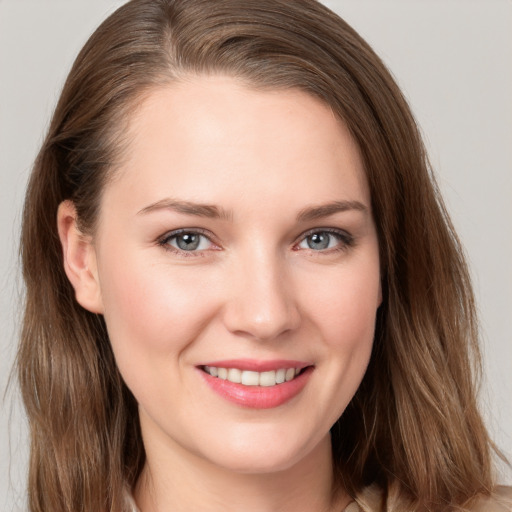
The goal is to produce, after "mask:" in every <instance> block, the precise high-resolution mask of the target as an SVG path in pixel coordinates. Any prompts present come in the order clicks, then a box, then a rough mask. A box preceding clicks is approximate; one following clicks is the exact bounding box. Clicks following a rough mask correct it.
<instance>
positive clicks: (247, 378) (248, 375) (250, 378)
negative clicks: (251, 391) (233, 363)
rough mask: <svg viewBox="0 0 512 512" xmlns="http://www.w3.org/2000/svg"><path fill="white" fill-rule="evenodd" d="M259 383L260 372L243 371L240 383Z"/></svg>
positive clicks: (255, 384) (247, 384)
mask: <svg viewBox="0 0 512 512" xmlns="http://www.w3.org/2000/svg"><path fill="white" fill-rule="evenodd" d="M259 383H260V374H259V373H258V372H250V371H247V370H246V371H243V372H242V384H244V385H245V386H257V385H258V384H259Z"/></svg>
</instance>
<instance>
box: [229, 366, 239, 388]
mask: <svg viewBox="0 0 512 512" xmlns="http://www.w3.org/2000/svg"><path fill="white" fill-rule="evenodd" d="M227 380H229V381H230V382H235V383H236V384H240V382H242V372H241V371H240V370H239V369H238V368H230V369H229V370H228V378H227Z"/></svg>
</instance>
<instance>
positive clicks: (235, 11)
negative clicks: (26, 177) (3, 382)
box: [18, 0, 511, 512]
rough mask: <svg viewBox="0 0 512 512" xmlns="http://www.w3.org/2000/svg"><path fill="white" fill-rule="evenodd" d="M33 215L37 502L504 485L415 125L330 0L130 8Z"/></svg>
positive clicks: (48, 148) (249, 503) (58, 122)
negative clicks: (480, 406)
mask: <svg viewBox="0 0 512 512" xmlns="http://www.w3.org/2000/svg"><path fill="white" fill-rule="evenodd" d="M56 219H57V221H56ZM22 237H23V238H22V256H23V268H24V277H25V280H26V285H27V303H26V313H25V321H24V328H23V333H22V341H21V346H20V352H19V365H18V368H19V376H20V382H21V387H22V392H23V397H24V401H25V404H26V408H27V413H28V416H29V420H30V424H31V433H32V451H31V465H30V480H29V491H30V506H31V509H32V510H34V511H35V510H38V511H43V510H44V511H48V510H52V511H64V510H66V511H71V510H73V511H74V510H83V511H90V510H112V511H114V510H115V511H118V510H130V509H134V507H135V506H138V508H139V509H140V510H141V512H149V511H152V510H198V509H199V510H220V509H223V510H225V509H228V510H230V509H233V510H239V509H241V508H244V509H248V510H260V511H261V510H283V511H284V510H289V509H290V510H291V509H293V510H296V511H297V510H347V511H351V510H359V509H361V510H371V511H373V510H452V509H457V507H459V508H461V509H463V507H466V509H468V510H510V509H511V505H510V499H509V498H507V497H506V494H507V492H508V491H507V490H503V489H498V490H495V489H494V481H493V477H492V467H491V459H490V452H491V448H492V445H491V443H490V440H489V437H488V435H487V432H486V431H485V428H484V426H483V423H482V420H481V418H480V415H479V412H478V410H477V406H476V400H475V393H474V383H473V378H472V372H471V366H472V361H473V360H474V359H473V358H476V360H477V358H478V347H477V334H476V324H475V314H474V304H473V299H472V294H471V288H470V284H469V279H468V275H467V270H466V267H465V263H464V260H463V257H462V255H461V250H460V247H459V244H458V242H457V238H456V236H455V234H454V232H453V229H452V227H451V224H450V222H449V219H448V217H447V214H446V212H445V210H444V207H443V204H442V201H441V199H440V198H439V195H438V193H437V190H436V188H435V185H434V183H433V179H432V177H431V175H430V171H429V167H428V162H427V160H426V157H425V152H424V149H423V146H422V143H421V139H420V136H419V134H418V131H417V128H416V126H415V124H414V120H413V118H412V115H411V113H410V111H409V109H408V107H407V105H406V102H405V101H404V99H403V97H402V96H401V94H400V92H399V90H398V88H397V86H396V84H395V83H394V82H393V80H392V78H391V77H390V75H389V73H388V72H387V70H386V69H385V67H384V66H383V64H382V63H381V61H380V60H379V59H378V57H377V56H376V55H375V54H374V53H373V51H372V50H371V49H370V48H369V47H368V45H367V44H366V43H365V42H364V41H362V40H361V38H360V37H359V36H358V35H357V34H356V33H355V32H354V31H353V30H352V29H351V28H350V27H348V26H347V25H346V24H345V23H344V22H343V21H342V20H340V19H339V18H338V17H336V16H335V15H334V14H332V13H331V12H330V11H328V10H327V9H326V8H325V7H322V6H321V5H319V4H317V3H315V2H312V1H306V0H300V1H294V2H285V1H257V2H256V1H255V2H252V1H251V2H240V1H234V0H229V1H216V2H211V1H206V0H203V1H198V0H191V1H174V2H172V1H169V0H167V1H163V0H161V1H154V0H151V1H150V0H135V1H132V2H129V3H128V4H126V5H125V6H123V7H122V8H120V9H119V10H118V11H117V12H116V13H114V14H113V15H112V16H111V17H110V18H109V19H108V20H106V21H105V22H104V23H103V24H102V26H101V27H100V28H99V29H98V30H97V31H96V33H95V34H94V35H93V36H92V37H91V39H90V40H89V42H88V43H87V44H86V46H85V47H84V49H83V50H82V52H81V53H80V55H79V56H78V58H77V61H76V62H75V65H74V67H73V69H72V71H71V73H70V75H69V77H68V80H67V82H66V85H65V88H64V91H63V93H62V96H61V98H60V101H59V104H58V106H57V109H56V112H55V114H54V118H53V120H52V124H51V126H50V130H49V134H48V136H47V138H46V140H45V142H44V144H43V148H42V149H41V152H40V154H39V157H38V160H37V162H36V165H35V168H34V171H33V174H32V177H31V181H30V184H29V188H28V192H27V197H26V203H25V212H24V221H23V235H22ZM479 507H480V508H479ZM482 507H483V508H482Z"/></svg>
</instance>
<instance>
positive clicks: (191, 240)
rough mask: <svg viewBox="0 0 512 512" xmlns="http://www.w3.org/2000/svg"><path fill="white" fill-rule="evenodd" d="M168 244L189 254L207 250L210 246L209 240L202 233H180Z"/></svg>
mask: <svg viewBox="0 0 512 512" xmlns="http://www.w3.org/2000/svg"><path fill="white" fill-rule="evenodd" d="M168 243H169V244H170V245H172V246H173V247H176V248H177V249H180V250H181V251H189V252H190V251H197V250H198V249H199V250H203V249H207V248H208V247H209V245H210V241H209V240H208V238H206V237H205V236H204V235H201V234H200V233H180V234H178V235H174V236H173V237H171V238H170V239H169V242H168Z"/></svg>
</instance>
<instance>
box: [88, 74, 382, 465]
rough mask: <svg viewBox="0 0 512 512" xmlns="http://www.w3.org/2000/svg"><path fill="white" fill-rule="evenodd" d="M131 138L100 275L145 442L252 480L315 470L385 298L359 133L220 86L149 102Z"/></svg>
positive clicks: (313, 109) (105, 211)
mask: <svg viewBox="0 0 512 512" xmlns="http://www.w3.org/2000/svg"><path fill="white" fill-rule="evenodd" d="M131 133H132V134H134V135H133V140H132V142H131V146H130V151H129V158H128V159H127V162H126V164H125V165H123V167H122V168H121V169H120V170H119V172H118V175H117V176H116V177H115V179H114V180H113V181H112V182H111V183H110V184H108V185H107V186H106V189H105V190H104V194H103V196H102V200H101V212H100V217H99V223H98V229H97V232H96V234H95V239H94V251H95V253H94V254H95V265H96V267H95V276H96V280H97V284H98V304H97V310H98V311H101V312H102V313H103V314H104V317H105V321H106V324H107V327H108V332H109V336H110V339H111V343H112V347H113V350H114V353H115V357H116V360H117V364H118V366H119V370H120V372H121V374H122V376H123V378H124V379H125V381H126V383H127V385H128V387H129V388H130V389H131V390H132V392H133V394H134V396H135V397H136V399H137V401H138V403H139V407H140V419H141V426H142V431H143V435H144V441H145V443H146V445H147V446H154V447H155V446H157V447H158V450H162V451H165V450H169V451H171V452H172V451H173V450H174V452H175V453H177V452H180V453H181V454H184V456H190V457H196V458H197V457H199V458H200V459H201V460H203V461H208V462H211V463H213V464H215V465H217V466H221V467H224V468H228V469H231V470H235V471H240V472H265V471H276V470H283V469H286V468H288V467H291V466H292V465H294V464H297V463H299V462H300V461H301V460H305V458H306V457H307V456H308V455H311V454H313V453H315V450H319V449H321V447H325V445H326V444H328V443H329V429H330V427H331V426H332V425H333V423H334V422H335V421H336V419H337V418H338V417H339V416H340V415H341V414H342V413H343V411H344V409H345V407H346V406H347V404H348V402H349V401H350V400H351V398H352V397H353V395H354V393H355V391H356V389H357V388H358V386H359V383H360V382H361V379H362V377H363V374H364V372H365V369H366V366H367V364H368V361H369V357H370V352H371V348H372V341H373V335H374V324H375V316H376V310H377V308H378V306H379V303H380V276H379V258H378V243H377V236H376V230H375V226H374V222H373V219H372V213H371V210H370V197H369V191H368V185H367V182H366V178H365V175H364V171H363V166H362V162H361V158H360V155H359V153H358V149H357V147H356V145H355V143H354V141H353V140H352V138H351V136H350V134H349V132H348V130H347V128H346V127H345V126H344V125H343V124H342V123H341V122H340V121H339V120H338V119H337V118H336V117H335V116H334V115H333V114H332V112H331V111H330V109H329V108H328V107H326V106H325V105H324V104H322V103H321V102H319V101H318V100H316V99H314V98H313V97H311V96H309V95H306V94H305V93H303V92H299V91H293V90H292V91H291V90H287V91H261V90H260V91H257V90H254V89H251V88H248V87H247V86H244V85H242V84H241V83H239V82H236V81H235V80H233V79H230V78H222V77H210V78H196V79H193V80H190V81H188V82H187V83H186V84H175V85H172V86H168V88H162V89H159V90H156V91H154V92H152V93H151V95H150V96H149V97H148V99H147V100H145V102H144V103H143V105H142V107H141V108H140V110H138V111H137V113H136V114H135V115H134V118H133V119H132V124H131ZM322 449H323V448H322Z"/></svg>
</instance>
